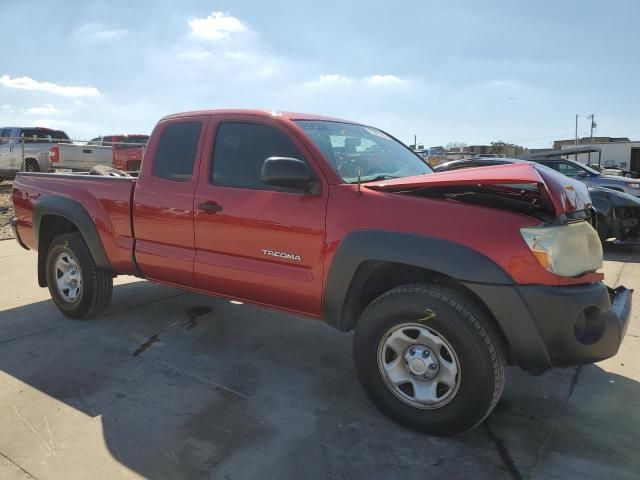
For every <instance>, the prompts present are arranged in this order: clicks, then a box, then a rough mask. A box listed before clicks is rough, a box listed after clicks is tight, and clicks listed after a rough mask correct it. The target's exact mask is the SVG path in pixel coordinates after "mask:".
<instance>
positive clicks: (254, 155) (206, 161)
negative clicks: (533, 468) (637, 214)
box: [12, 110, 631, 436]
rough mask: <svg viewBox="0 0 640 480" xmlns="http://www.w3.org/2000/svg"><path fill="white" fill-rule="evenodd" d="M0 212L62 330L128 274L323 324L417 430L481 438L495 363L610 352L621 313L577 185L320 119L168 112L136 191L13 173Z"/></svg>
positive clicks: (105, 299)
mask: <svg viewBox="0 0 640 480" xmlns="http://www.w3.org/2000/svg"><path fill="white" fill-rule="evenodd" d="M13 202H14V206H15V214H16V218H15V219H14V220H13V221H12V225H13V228H14V230H15V236H16V239H17V241H18V242H19V243H20V245H22V246H23V247H25V248H27V249H32V250H36V251H37V252H38V262H37V265H38V266H37V271H38V282H39V284H40V286H41V287H48V288H49V291H50V294H51V297H52V299H53V302H54V303H55V305H56V306H57V307H58V308H59V309H60V310H61V311H62V312H63V313H64V314H65V315H67V316H69V317H72V318H77V319H83V318H89V317H95V316H97V315H98V314H99V313H100V312H102V311H103V310H105V309H106V308H107V306H108V304H109V301H110V299H111V293H112V289H113V278H114V277H115V276H116V275H136V276H138V277H141V278H146V279H148V280H150V281H153V282H160V283H164V284H169V285H173V286H176V287H179V288H183V289H187V290H191V291H194V292H200V293H207V294H211V295H216V296H221V297H225V298H229V299H237V300H240V301H243V302H250V303H254V304H258V305H264V306H266V307H271V308H275V309H279V310H283V311H288V312H294V313H296V314H300V315H303V316H307V317H311V318H315V319H322V320H324V321H325V322H326V323H328V324H329V325H331V326H333V327H335V328H337V329H339V330H342V331H344V332H349V331H351V330H354V331H355V333H354V336H353V357H354V362H355V366H356V371H357V375H358V377H359V380H360V381H361V383H362V385H363V387H364V389H365V390H366V392H367V394H368V395H369V397H370V398H371V400H372V401H373V403H374V404H375V405H376V406H377V407H378V408H379V409H380V410H381V411H382V412H383V413H384V414H386V415H388V416H389V417H390V418H391V419H393V420H395V421H396V422H399V423H401V424H403V425H406V426H409V427H411V428H414V429H417V430H420V431H423V432H426V433H429V434H433V435H443V436H444V435H453V434H458V433H461V432H465V431H467V430H470V429H472V428H474V427H475V426H477V425H478V424H480V423H481V422H482V421H483V420H484V419H485V418H486V417H487V415H489V413H490V412H491V411H492V410H493V408H494V407H495V405H496V403H497V402H498V399H499V398H500V395H501V393H502V390H503V387H504V383H505V366H506V365H518V366H520V367H521V368H522V369H524V370H526V371H529V372H532V373H535V374H539V373H541V372H544V371H545V370H547V369H550V368H552V367H569V366H574V365H581V364H587V363H591V362H595V361H598V360H602V359H605V358H608V357H611V356H613V355H615V354H616V352H617V351H618V348H619V346H620V343H621V342H622V339H623V337H624V334H625V331H626V328H627V325H628V320H629V317H630V309H631V291H630V290H628V289H625V288H624V287H622V286H618V287H617V288H609V287H607V286H606V285H605V284H604V283H603V282H602V280H603V274H602V273H599V272H598V270H599V269H600V267H601V266H602V247H601V245H600V241H599V239H598V234H597V233H596V230H595V229H594V223H595V221H596V220H595V219H596V216H595V214H594V210H593V207H592V204H591V200H590V198H589V195H588V193H587V188H586V187H585V186H584V185H583V184H582V183H580V182H577V181H575V180H572V179H569V178H567V177H565V176H563V175H561V174H559V173H557V172H554V171H552V170H550V169H547V168H545V167H540V166H536V165H534V164H532V163H528V162H525V163H521V164H513V165H504V166H495V167H487V168H483V169H474V170H467V171H465V170H460V171H452V172H443V173H433V171H432V170H431V168H430V167H429V166H428V165H427V164H426V163H425V161H424V160H423V159H422V158H420V157H419V156H417V155H416V154H415V153H413V152H412V151H411V150H410V149H409V148H407V147H406V146H405V145H403V144H402V143H400V142H399V141H397V140H396V139H394V138H393V137H392V136H390V135H389V134H387V133H385V132H383V131H382V130H379V129H377V128H374V127H371V126H368V125H361V124H358V123H354V122H348V121H344V120H338V119H333V118H328V117H321V116H315V115H305V114H296V113H279V112H262V111H243V110H213V111H202V112H191V113H181V114H176V115H170V116H167V117H165V118H163V119H162V120H160V122H159V123H158V124H157V126H156V127H155V129H154V131H153V133H152V135H151V138H150V140H149V144H148V147H147V149H146V151H145V153H144V157H143V160H142V166H141V170H140V172H139V175H138V176H137V177H134V176H118V177H107V176H105V177H100V176H92V175H82V174H46V173H19V174H18V176H17V178H16V181H15V183H14V190H13ZM336 368H340V366H338V365H336Z"/></svg>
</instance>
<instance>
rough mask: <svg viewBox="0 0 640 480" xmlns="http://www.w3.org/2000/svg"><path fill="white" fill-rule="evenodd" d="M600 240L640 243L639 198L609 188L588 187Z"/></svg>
mask: <svg viewBox="0 0 640 480" xmlns="http://www.w3.org/2000/svg"><path fill="white" fill-rule="evenodd" d="M589 194H590V195H591V198H592V200H593V206H594V208H595V210H596V212H597V215H598V234H599V235H600V238H601V239H602V241H607V242H613V243H625V244H640V198H638V197H634V196H632V195H629V194H626V193H624V192H620V191H617V190H612V189H609V188H602V187H599V188H590V189H589Z"/></svg>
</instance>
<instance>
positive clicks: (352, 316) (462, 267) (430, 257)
mask: <svg viewBox="0 0 640 480" xmlns="http://www.w3.org/2000/svg"><path fill="white" fill-rule="evenodd" d="M424 281H437V282H445V283H447V284H448V285H450V286H455V288H457V289H459V290H462V291H463V293H465V294H467V295H468V296H470V297H471V298H472V299H474V300H475V301H477V302H478V303H479V305H481V306H482V307H483V308H485V309H486V310H487V312H488V313H489V314H490V316H491V317H493V315H491V312H490V311H489V309H488V308H487V307H486V305H485V304H484V302H482V300H481V299H480V298H479V297H478V296H477V295H476V294H475V293H473V292H472V291H471V290H469V289H468V288H466V287H465V285H464V284H463V283H462V282H480V283H493V284H512V283H513V280H512V279H511V277H510V276H509V275H508V274H507V273H506V272H505V271H504V270H502V268H501V267H499V266H498V265H497V264H496V263H494V262H493V261H492V260H491V259H489V258H488V257H486V256H484V255H482V254H481V253H479V252H476V251H475V250H472V249H471V248H469V247H466V246H464V245H460V244H457V243H454V242H450V241H446V240H442V239H439V238H433V237H426V236H421V235H415V234H406V233H400V232H384V231H358V232H353V233H351V234H349V235H348V236H347V237H346V238H345V239H344V240H343V241H342V243H341V244H340V246H339V247H338V251H337V252H336V254H335V256H334V259H333V262H332V264H331V267H330V269H329V274H328V276H327V283H326V286H325V295H324V299H323V316H324V318H325V321H326V322H327V323H329V324H330V325H331V326H333V327H335V328H337V329H339V330H342V331H349V330H351V329H353V328H354V327H355V325H356V323H357V320H358V318H359V316H360V313H361V312H362V311H363V310H364V308H365V307H366V305H367V304H368V303H369V302H370V301H371V300H372V299H373V298H375V297H377V296H378V295H379V294H381V293H383V292H384V291H386V290H389V289H390V288H394V287H396V286H399V285H402V284H408V283H416V282H424Z"/></svg>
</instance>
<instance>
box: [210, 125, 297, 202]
mask: <svg viewBox="0 0 640 480" xmlns="http://www.w3.org/2000/svg"><path fill="white" fill-rule="evenodd" d="M215 142H216V143H215V148H214V151H213V158H212V161H213V166H212V169H211V170H212V173H211V181H212V183H213V184H214V185H221V186H228V187H241V188H251V189H264V190H266V189H268V190H274V189H277V188H276V187H273V186H271V185H267V184H264V183H262V181H261V180H260V173H261V171H262V164H263V163H264V161H265V160H266V159H267V158H269V157H293V158H297V159H299V160H303V161H304V157H303V155H302V153H301V152H300V150H298V148H297V147H296V146H295V145H294V144H293V142H292V141H291V140H290V139H289V138H288V137H287V136H286V135H285V134H284V133H282V132H281V131H279V130H276V129H275V128H272V127H268V126H266V125H258V124H255V123H231V122H229V123H222V124H221V125H220V126H219V127H218V133H217V135H216V140H215ZM278 190H279V189H278Z"/></svg>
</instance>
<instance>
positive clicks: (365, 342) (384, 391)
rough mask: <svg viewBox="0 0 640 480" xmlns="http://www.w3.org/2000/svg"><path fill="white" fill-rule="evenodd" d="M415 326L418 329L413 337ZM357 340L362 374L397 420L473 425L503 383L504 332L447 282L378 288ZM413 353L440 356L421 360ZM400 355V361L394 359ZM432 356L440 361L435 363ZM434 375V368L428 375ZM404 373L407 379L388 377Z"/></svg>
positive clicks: (429, 427) (441, 431)
mask: <svg viewBox="0 0 640 480" xmlns="http://www.w3.org/2000/svg"><path fill="white" fill-rule="evenodd" d="M412 329H413V331H412ZM412 332H413V333H412ZM415 332H417V333H418V334H419V335H420V336H417V337H416V338H415V339H414V338H413V335H414V334H415ZM407 338H408V339H409V340H411V342H413V343H409V344H408V345H413V349H414V351H413V353H412V351H411V348H412V347H411V346H409V347H408V348H407V349H406V350H404V351H403V350H402V348H396V346H397V345H396V343H394V342H398V341H400V342H401V343H400V344H399V345H401V346H404V345H407V344H406V343H402V342H405V341H406V340H407ZM394 339H395V340H394ZM353 342H354V345H353V347H354V348H353V355H354V362H355V366H356V370H357V373H358V378H359V380H360V382H361V384H362V386H363V387H364V390H365V391H366V392H367V394H368V396H369V397H370V399H371V400H372V401H373V403H374V404H375V405H376V407H377V408H378V409H379V410H380V411H381V412H382V413H384V414H385V415H386V416H388V417H389V418H391V419H392V420H394V421H395V422H397V423H399V424H401V425H404V426H406V427H408V428H411V429H414V430H418V431H421V432H424V433H427V434H430V435H436V436H450V435H456V434H460V433H463V432H466V431H468V430H471V429H473V428H474V427H476V426H477V425H479V424H480V423H482V421H483V420H484V419H485V418H486V417H487V416H488V415H489V414H490V413H491V411H492V410H493V409H494V407H495V406H496V404H497V403H498V400H499V398H500V395H501V394H502V390H503V388H504V382H505V363H506V362H505V355H504V348H503V346H502V341H501V338H500V336H499V335H498V333H497V332H496V330H495V329H494V327H493V325H492V323H491V322H490V320H489V319H488V318H487V317H486V314H485V313H484V312H483V311H482V310H481V309H480V308H478V307H477V306H476V305H475V304H474V303H473V301H471V300H470V299H468V298H466V297H465V296H464V295H462V294H461V293H459V292H458V291H456V290H453V289H450V288H448V287H445V286H442V285H438V284H415V285H407V286H402V287H397V288H394V289H392V290H389V291H388V292H386V293H385V294H383V295H381V296H380V297H378V298H377V299H375V300H374V301H373V302H372V303H371V304H370V305H369V306H368V307H367V308H366V309H365V310H364V312H363V313H362V315H361V317H360V319H359V321H358V324H357V326H356V332H355V335H354V340H353ZM391 345H393V348H392V347H390V346H391ZM416 349H417V351H416ZM396 350H400V351H399V352H396ZM425 351H426V352H425ZM414 354H417V356H418V358H427V359H435V360H425V361H424V362H423V364H421V363H420V361H416V360H414ZM396 355H397V357H398V361H401V362H402V363H399V364H396V363H394V362H395V361H396V358H395V356H396ZM425 355H426V357H425ZM407 360H408V362H410V363H408V362H407ZM414 362H416V363H414ZM425 362H426V363H425ZM429 362H433V364H429ZM435 364H437V369H434V370H433V371H430V369H431V367H433V366H434V365H435ZM392 365H396V366H397V368H392V367H391V366H392ZM415 365H417V366H418V367H417V368H413V367H414V366H415ZM425 367H428V368H427V369H426V370H425ZM454 367H455V368H454ZM423 370H424V376H422V375H423V374H422V373H421V372H422V371H423ZM384 372H391V373H389V374H387V373H384ZM434 372H435V373H434ZM454 372H457V373H456V374H455V375H453V373H454ZM431 375H436V376H435V378H433V379H427V377H429V376H431ZM403 376H408V377H409V378H410V382H409V383H407V384H401V385H399V386H396V387H394V386H393V385H391V384H392V383H393V380H394V379H395V380H397V378H401V377H403ZM441 381H442V382H445V383H440V382H441ZM447 382H448V383H449V384H448V385H447ZM409 384H411V385H412V386H411V387H409V386H408V385H409ZM413 386H416V387H417V390H414V388H413ZM412 392H413V397H412ZM424 392H429V393H428V394H425V393H424ZM443 392H444V393H443ZM430 395H432V396H430ZM419 397H422V398H419ZM424 399H427V400H424Z"/></svg>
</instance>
